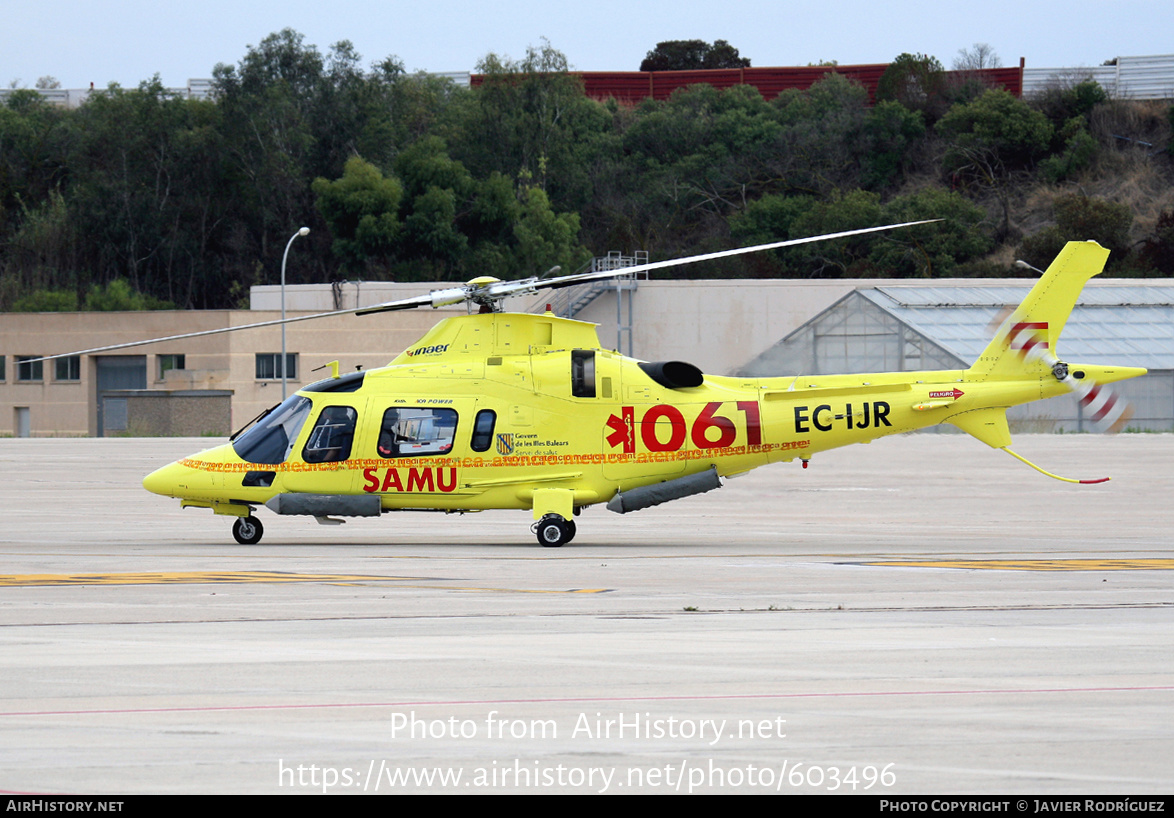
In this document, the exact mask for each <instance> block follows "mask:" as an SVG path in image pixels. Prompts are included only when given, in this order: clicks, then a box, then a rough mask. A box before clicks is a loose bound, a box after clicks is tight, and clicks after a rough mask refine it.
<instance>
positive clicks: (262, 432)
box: [232, 395, 311, 463]
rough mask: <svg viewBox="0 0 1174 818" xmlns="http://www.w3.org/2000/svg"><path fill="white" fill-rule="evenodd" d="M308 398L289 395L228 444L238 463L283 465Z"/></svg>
mask: <svg viewBox="0 0 1174 818" xmlns="http://www.w3.org/2000/svg"><path fill="white" fill-rule="evenodd" d="M310 406H311V404H310V399H309V398H305V397H302V396H301V395H290V396H289V397H288V398H286V399H285V401H283V402H282V403H281V404H280V405H279V406H277V407H276V408H275V409H274V410H273V411H272V412H270V413H269V414H267V415H266V416H265V417H263V418H261V420H260V422H259V423H257V425H256V426H253V427H252V428H251V429H247V430H245V431H244V432H243V433H242V434H240V435H239V436H238V437H237V438H236V440H234V441H233V442H232V448H233V450H235V451H236V453H237V456H239V457H240V459H241V460H244V461H246V462H248V463H284V462H285V461H286V459H288V458H289V453H290V450H291V449H292V448H293V442H294V441H295V440H296V439H297V437H298V433H299V432H300V431H301V430H302V424H304V423H305V422H306V418H307V417H308V416H309V414H310Z"/></svg>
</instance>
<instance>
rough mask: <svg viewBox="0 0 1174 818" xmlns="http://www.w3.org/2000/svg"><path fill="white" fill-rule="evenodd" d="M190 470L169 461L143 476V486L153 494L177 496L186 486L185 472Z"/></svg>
mask: <svg viewBox="0 0 1174 818" xmlns="http://www.w3.org/2000/svg"><path fill="white" fill-rule="evenodd" d="M190 471H191V470H190V469H188V468H187V467H185V466H181V465H180V464H179V463H171V464H170V465H167V466H164V467H163V468H161V469H156V470H155V471H153V472H151V473H150V474H148V475H147V476H146V477H144V478H143V488H145V489H146V490H147V491H149V492H151V493H153V494H162V495H163V496H164V497H177V496H179V493H180V491H182V490H183V489H184V488H186V487H187V486H186V485H185V483H186V482H187V481H186V480H185V473H188V472H190Z"/></svg>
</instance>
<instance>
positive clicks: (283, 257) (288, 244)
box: [281, 227, 310, 400]
mask: <svg viewBox="0 0 1174 818" xmlns="http://www.w3.org/2000/svg"><path fill="white" fill-rule="evenodd" d="M309 232H310V228H308V227H302V228H299V229H298V232H296V233H294V234H293V235H292V236H290V237H289V241H288V242H286V244H285V252H284V253H282V254H281V399H282V400H285V370H286V369H287V367H286V365H285V260H286V259H287V258H289V248H290V247H291V246H292V245H293V243H294V239H296V238H297V237H298V236H305V235H308V234H309Z"/></svg>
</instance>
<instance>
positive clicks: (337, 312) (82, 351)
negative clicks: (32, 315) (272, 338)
mask: <svg viewBox="0 0 1174 818" xmlns="http://www.w3.org/2000/svg"><path fill="white" fill-rule="evenodd" d="M424 303H428V302H427V300H425V302H424ZM416 306H418V305H416ZM356 312H358V309H357V308H356V309H350V310H333V311H331V312H316V313H314V314H313V315H299V316H296V317H294V318H286V319H284V320H282V319H281V318H275V319H274V320H272V321H258V322H257V323H255V324H241V325H240V326H237V327H220V328H219V329H206V330H201V331H199V332H185V333H183V334H181V335H165V336H163V337H162V338H148V339H147V340H146V341H128V342H127V343H125V344H110V345H109V346H104V347H94V348H93V349H79V350H77V351H76V352H61V353H58V354H57V355H43V356H42V357H40V358H30V359H29V360H28V361H25V363H34V362H36V361H52V360H53V359H55V358H68V357H71V356H73V355H90V354H92V353H95V352H109V351H110V350H113V349H129V348H130V347H141V346H146V345H147V344H158V343H162V342H163V341H178V340H181V339H183V338H200V337H202V336H204V335H221V334H223V333H225V332H236V331H237V330H242V329H257V328H258V327H275V326H278V325H280V324H293V323H295V322H297V321H311V320H313V319H315V318H329V317H330V316H332V315H351V314H353V313H356Z"/></svg>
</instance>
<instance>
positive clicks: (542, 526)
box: [535, 514, 575, 548]
mask: <svg viewBox="0 0 1174 818" xmlns="http://www.w3.org/2000/svg"><path fill="white" fill-rule="evenodd" d="M535 532H536V533H537V534H538V544H539V545H541V546H542V547H543V548H558V547H559V546H560V545H566V544H567V543H569V542H570V541H571V540H573V539H575V521H574V520H564V519H563V518H562V517H560V516H559V515H557V514H547V515H546V516H545V517H543V518H542V519H541V520H539V521H538V525H537V526H536V528H535Z"/></svg>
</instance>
